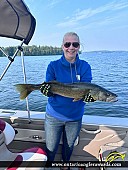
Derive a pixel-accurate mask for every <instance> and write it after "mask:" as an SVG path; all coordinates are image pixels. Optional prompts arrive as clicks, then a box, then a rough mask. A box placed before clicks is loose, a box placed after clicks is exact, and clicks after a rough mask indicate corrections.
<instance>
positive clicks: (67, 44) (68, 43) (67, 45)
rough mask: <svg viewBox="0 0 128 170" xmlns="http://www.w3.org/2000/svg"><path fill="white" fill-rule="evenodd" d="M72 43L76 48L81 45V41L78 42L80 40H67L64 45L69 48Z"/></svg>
mask: <svg viewBox="0 0 128 170" xmlns="http://www.w3.org/2000/svg"><path fill="white" fill-rule="evenodd" d="M71 44H72V46H73V47H75V48H78V47H79V45H80V43H78V42H72V43H71V42H66V43H64V47H65V48H69V47H70V46H71Z"/></svg>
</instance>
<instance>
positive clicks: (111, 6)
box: [57, 1, 128, 27]
mask: <svg viewBox="0 0 128 170" xmlns="http://www.w3.org/2000/svg"><path fill="white" fill-rule="evenodd" d="M126 7H128V2H127V1H120V2H118V1H113V2H111V3H108V4H106V5H104V6H100V7H98V8H95V9H92V8H88V9H85V10H80V9H77V10H76V11H75V12H74V14H73V15H72V16H71V17H66V18H65V19H64V20H65V21H64V22H60V23H58V24H57V26H58V27H67V26H75V25H77V24H78V23H79V21H82V20H84V19H88V18H90V17H93V16H95V15H98V14H101V13H104V12H112V11H117V10H121V9H124V8H126Z"/></svg>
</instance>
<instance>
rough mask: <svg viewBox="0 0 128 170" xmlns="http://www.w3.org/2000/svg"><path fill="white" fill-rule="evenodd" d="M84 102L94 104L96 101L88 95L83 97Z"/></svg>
mask: <svg viewBox="0 0 128 170" xmlns="http://www.w3.org/2000/svg"><path fill="white" fill-rule="evenodd" d="M83 100H84V102H94V101H96V100H95V99H94V98H93V97H92V96H91V95H90V94H89V93H88V94H87V95H86V96H84V99H83Z"/></svg>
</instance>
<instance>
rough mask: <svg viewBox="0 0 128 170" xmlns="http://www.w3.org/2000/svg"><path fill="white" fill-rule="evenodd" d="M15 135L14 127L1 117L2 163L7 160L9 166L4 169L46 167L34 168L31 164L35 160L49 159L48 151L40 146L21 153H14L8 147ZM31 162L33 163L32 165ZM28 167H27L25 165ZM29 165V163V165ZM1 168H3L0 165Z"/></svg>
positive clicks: (0, 160) (0, 156) (0, 157)
mask: <svg viewBox="0 0 128 170" xmlns="http://www.w3.org/2000/svg"><path fill="white" fill-rule="evenodd" d="M14 137H15V130H14V128H13V127H12V126H11V125H10V124H9V123H7V122H5V121H4V120H2V119H0V164H2V163H3V161H6V163H7V167H4V168H3V169H7V170H19V169H22V170H24V169H36V170H38V169H44V168H43V167H42V168H41V167H36V168H32V167H31V165H32V164H33V162H35V161H40V162H43V163H44V164H43V165H45V162H44V161H47V156H46V152H45V151H44V150H43V149H42V148H39V147H33V148H29V149H27V150H24V151H22V152H20V153H13V152H11V151H10V150H9V149H8V144H9V143H11V142H12V141H13V139H14ZM30 163H32V164H31V165H30ZM24 165H25V166H26V167H25V166H24ZM27 165H29V166H28V167H27ZM0 169H2V168H1V167H0Z"/></svg>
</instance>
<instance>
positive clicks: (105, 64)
mask: <svg viewBox="0 0 128 170" xmlns="http://www.w3.org/2000/svg"><path fill="white" fill-rule="evenodd" d="M60 57H61V56H25V57H24V60H25V68H26V76H27V83H35V84H39V83H42V82H43V81H44V80H45V72H46V68H47V65H48V64H49V62H50V61H51V60H55V59H58V58H60ZM80 58H81V59H84V60H86V61H87V62H88V63H89V64H90V65H91V68H92V74H93V81H92V82H93V83H96V84H98V85H100V86H103V87H105V88H107V89H108V90H111V91H112V92H114V93H116V94H117V95H118V101H117V102H114V103H105V102H95V103H87V105H86V107H85V114H87V115H102V116H112V117H128V52H124V51H122V52H114V51H113V52H87V53H83V54H81V55H80ZM8 62H9V61H8V59H7V58H6V57H0V75H1V74H2V72H3V71H4V69H5V67H6V65H7V64H8ZM17 83H24V78H23V72H22V60H21V57H19V56H17V57H16V58H15V61H14V62H13V63H12V65H11V66H10V68H9V70H8V71H7V73H6V74H5V76H4V77H3V79H2V80H1V81H0V109H14V110H26V100H23V101H21V100H19V94H18V93H17V92H16V91H15V87H14V85H15V84H17ZM28 99H29V109H30V110H33V111H45V106H46V103H47V97H45V96H43V95H42V94H41V93H40V92H39V91H34V92H32V93H31V94H30V95H29V97H28Z"/></svg>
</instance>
